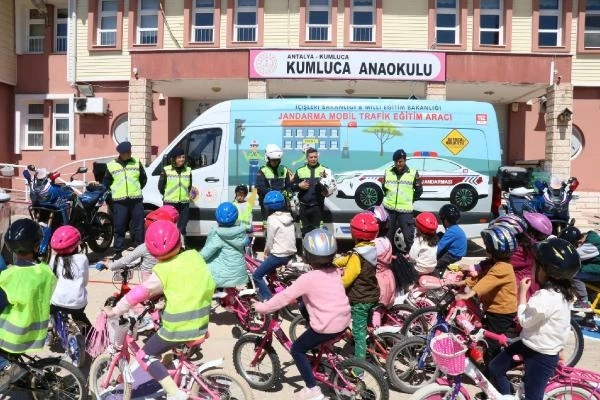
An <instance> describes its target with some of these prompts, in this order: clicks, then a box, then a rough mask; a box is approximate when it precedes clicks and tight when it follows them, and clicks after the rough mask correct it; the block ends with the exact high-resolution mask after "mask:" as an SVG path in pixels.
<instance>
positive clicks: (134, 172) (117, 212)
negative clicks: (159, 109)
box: [102, 142, 147, 259]
mask: <svg viewBox="0 0 600 400" xmlns="http://www.w3.org/2000/svg"><path fill="white" fill-rule="evenodd" d="M117 153H119V156H118V157H117V158H115V159H114V160H112V161H111V162H109V163H108V164H107V166H106V174H105V175H104V180H103V181H102V184H103V185H104V186H106V187H107V188H110V191H111V195H112V200H113V206H112V208H113V224H114V228H115V240H114V242H113V248H114V250H115V256H114V258H115V259H118V258H121V252H122V251H123V245H124V242H125V231H126V230H127V227H130V234H131V240H132V241H133V246H134V247H137V246H138V245H140V244H142V243H143V242H144V203H143V201H142V200H143V199H142V188H143V187H144V186H145V185H146V181H147V177H146V172H145V171H144V167H143V166H142V163H141V162H139V161H138V160H136V159H135V158H133V157H131V143H130V142H121V143H119V145H118V146H117Z"/></svg>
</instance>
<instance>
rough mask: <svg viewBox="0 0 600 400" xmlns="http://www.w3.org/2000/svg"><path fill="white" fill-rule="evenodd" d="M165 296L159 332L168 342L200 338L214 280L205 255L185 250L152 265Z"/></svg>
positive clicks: (203, 330) (204, 332) (204, 329)
mask: <svg viewBox="0 0 600 400" xmlns="http://www.w3.org/2000/svg"><path fill="white" fill-rule="evenodd" d="M152 272H153V273H154V274H155V275H156V276H157V277H158V279H160V281H161V283H162V285H163V292H164V295H165V298H166V299H167V302H166V304H167V305H166V307H165V309H164V312H163V314H162V326H161V327H160V329H159V330H158V332H157V333H158V335H159V336H160V337H161V338H162V339H164V340H168V341H171V342H186V341H191V340H196V339H199V338H201V337H202V336H204V335H205V334H206V331H207V329H208V319H209V314H210V304H211V301H212V296H213V292H214V291H215V282H214V280H213V278H212V275H211V273H210V270H209V269H208V266H207V265H206V262H205V261H204V259H203V258H202V257H201V256H200V254H199V253H198V252H197V251H196V250H187V251H184V252H183V253H181V254H179V255H177V256H176V257H173V258H171V259H170V260H167V261H161V262H159V263H158V264H156V265H155V266H154V269H153V270H152Z"/></svg>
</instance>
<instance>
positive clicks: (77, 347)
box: [66, 333, 86, 368]
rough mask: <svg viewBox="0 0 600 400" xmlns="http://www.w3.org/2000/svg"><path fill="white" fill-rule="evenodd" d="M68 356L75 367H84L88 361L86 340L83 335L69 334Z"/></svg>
mask: <svg viewBox="0 0 600 400" xmlns="http://www.w3.org/2000/svg"><path fill="white" fill-rule="evenodd" d="M67 343H68V345H67V350H66V352H67V354H68V355H69V358H70V360H71V362H72V363H73V365H74V366H76V367H77V368H81V367H83V364H85V361H86V353H85V339H84V338H83V335H82V334H81V333H69V335H68V336H67Z"/></svg>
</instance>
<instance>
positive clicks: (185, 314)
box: [104, 221, 215, 400]
mask: <svg viewBox="0 0 600 400" xmlns="http://www.w3.org/2000/svg"><path fill="white" fill-rule="evenodd" d="M181 241H182V238H181V233H180V232H179V229H178V228H177V225H175V224H174V223H173V222H170V221H157V222H154V223H153V224H152V225H150V227H149V228H148V230H147V231H146V238H145V243H146V247H147V248H148V251H149V252H150V254H152V255H153V256H154V257H155V258H156V259H157V260H158V263H157V264H156V265H155V266H154V269H153V271H152V275H150V277H149V278H148V279H146V280H145V281H144V282H142V284H140V285H137V286H135V287H134V288H133V289H132V290H131V291H129V292H128V293H127V294H126V295H125V297H123V298H122V299H121V300H119V302H118V303H117V305H116V306H115V307H114V308H110V307H105V308H104V311H105V312H106V314H107V316H108V317H116V316H119V315H123V314H125V313H126V312H127V311H129V309H131V307H133V306H134V305H136V304H138V303H141V302H144V301H146V300H148V299H149V298H151V297H154V296H157V295H160V294H163V295H164V296H165V298H166V307H165V309H164V311H163V314H162V326H161V327H160V328H159V330H158V332H156V333H155V334H154V335H152V336H151V337H150V338H149V339H148V341H147V342H146V344H145V345H144V347H143V348H142V351H143V352H144V353H145V355H144V361H145V365H143V366H142V367H143V368H144V369H146V370H147V371H148V373H149V374H150V375H151V376H152V377H153V378H154V379H155V380H156V381H158V382H159V383H160V384H161V386H162V387H163V388H164V390H165V392H166V393H167V399H168V400H184V399H187V398H188V395H187V393H185V392H184V391H183V390H181V389H179V388H177V385H176V384H175V381H174V380H173V378H171V376H170V375H169V371H168V370H167V369H166V368H165V366H164V365H162V364H161V362H160V355H161V354H163V353H164V352H166V351H167V350H170V349H172V348H173V347H175V346H177V345H180V344H182V343H185V342H190V341H194V340H197V339H200V338H202V337H203V336H204V335H205V334H206V332H207V328H208V319H209V314H210V303H211V300H212V295H213V292H214V290H215V282H214V281H213V279H212V276H211V274H210V271H209V269H208V266H207V265H206V263H205V262H204V259H202V257H201V256H200V254H199V253H198V252H197V251H196V250H187V251H184V252H182V253H179V251H180V249H181Z"/></svg>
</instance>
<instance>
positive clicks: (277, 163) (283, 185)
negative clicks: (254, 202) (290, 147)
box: [256, 144, 292, 223]
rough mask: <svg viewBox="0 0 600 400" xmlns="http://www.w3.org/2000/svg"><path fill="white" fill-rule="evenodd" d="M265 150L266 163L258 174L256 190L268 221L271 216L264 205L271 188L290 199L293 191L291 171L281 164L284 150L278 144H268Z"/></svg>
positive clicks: (265, 218)
mask: <svg viewBox="0 0 600 400" xmlns="http://www.w3.org/2000/svg"><path fill="white" fill-rule="evenodd" d="M265 150H266V151H265V161H266V164H265V165H263V166H262V167H261V168H260V169H259V170H258V173H257V174H256V190H257V192H258V203H259V204H260V211H261V214H262V219H263V223H265V222H266V221H267V217H268V216H269V214H268V212H267V210H266V209H265V207H264V206H263V200H264V198H265V195H266V194H267V193H268V192H270V191H271V190H277V191H279V192H281V194H283V197H285V198H286V199H287V200H289V199H290V197H291V193H292V184H291V179H290V177H291V172H290V170H289V169H288V168H287V167H285V166H283V165H281V157H282V156H283V151H282V150H281V149H280V148H279V146H277V145H276V144H268V145H267V147H266V149H265Z"/></svg>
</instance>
